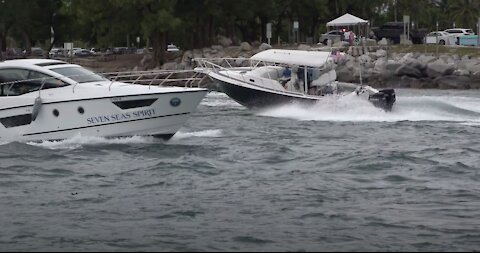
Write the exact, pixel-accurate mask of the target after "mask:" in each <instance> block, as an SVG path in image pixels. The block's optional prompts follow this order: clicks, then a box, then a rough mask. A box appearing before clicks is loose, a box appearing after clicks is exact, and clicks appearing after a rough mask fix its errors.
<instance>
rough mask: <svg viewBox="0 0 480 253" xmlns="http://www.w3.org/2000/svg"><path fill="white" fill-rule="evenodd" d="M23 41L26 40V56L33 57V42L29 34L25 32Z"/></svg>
mask: <svg viewBox="0 0 480 253" xmlns="http://www.w3.org/2000/svg"><path fill="white" fill-rule="evenodd" d="M23 39H24V40H25V50H26V56H31V55H32V40H31V39H30V36H29V35H28V33H27V32H25V31H23Z"/></svg>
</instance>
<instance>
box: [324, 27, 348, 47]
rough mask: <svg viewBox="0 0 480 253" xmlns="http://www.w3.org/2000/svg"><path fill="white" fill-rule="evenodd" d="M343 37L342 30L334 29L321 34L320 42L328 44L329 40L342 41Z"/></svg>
mask: <svg viewBox="0 0 480 253" xmlns="http://www.w3.org/2000/svg"><path fill="white" fill-rule="evenodd" d="M342 37H343V31H342V30H332V31H330V32H327V33H324V34H322V35H320V43H323V44H324V45H327V42H328V40H331V41H341V40H342Z"/></svg>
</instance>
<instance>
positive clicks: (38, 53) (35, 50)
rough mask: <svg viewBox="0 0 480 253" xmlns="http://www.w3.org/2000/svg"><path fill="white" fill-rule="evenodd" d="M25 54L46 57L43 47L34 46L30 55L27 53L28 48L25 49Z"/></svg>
mask: <svg viewBox="0 0 480 253" xmlns="http://www.w3.org/2000/svg"><path fill="white" fill-rule="evenodd" d="M23 54H24V55H25V56H35V57H44V56H45V51H43V49H41V48H39V47H32V48H31V54H30V55H27V50H23Z"/></svg>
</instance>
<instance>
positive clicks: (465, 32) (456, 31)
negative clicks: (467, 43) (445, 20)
mask: <svg viewBox="0 0 480 253" xmlns="http://www.w3.org/2000/svg"><path fill="white" fill-rule="evenodd" d="M445 32H447V33H449V34H452V35H454V36H455V44H457V45H460V37H461V36H465V35H475V33H474V32H473V30H472V29H465V28H452V29H447V30H445Z"/></svg>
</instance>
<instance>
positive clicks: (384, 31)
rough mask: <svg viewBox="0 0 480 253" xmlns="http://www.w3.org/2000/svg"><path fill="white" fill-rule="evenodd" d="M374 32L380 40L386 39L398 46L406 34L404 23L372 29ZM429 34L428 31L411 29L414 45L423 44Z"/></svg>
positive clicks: (389, 23)
mask: <svg viewBox="0 0 480 253" xmlns="http://www.w3.org/2000/svg"><path fill="white" fill-rule="evenodd" d="M372 31H373V33H374V34H375V36H376V37H377V39H378V40H381V39H383V38H386V39H390V40H392V41H393V43H395V44H398V43H400V36H401V35H403V34H404V24H403V22H387V23H385V24H384V25H382V26H381V27H377V28H372ZM427 34H428V30H427V29H423V28H420V29H410V39H411V40H412V42H413V43H414V44H422V43H423V42H424V38H425V36H426V35H427Z"/></svg>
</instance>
